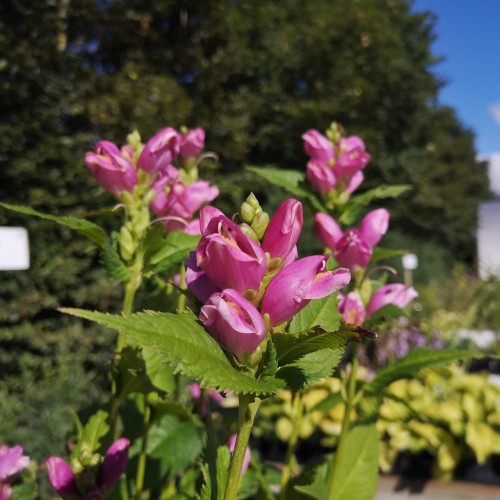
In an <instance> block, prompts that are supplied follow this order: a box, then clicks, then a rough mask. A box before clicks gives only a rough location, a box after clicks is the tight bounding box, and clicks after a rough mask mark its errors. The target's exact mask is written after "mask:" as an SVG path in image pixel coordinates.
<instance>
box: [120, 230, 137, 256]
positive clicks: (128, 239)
mask: <svg viewBox="0 0 500 500" xmlns="http://www.w3.org/2000/svg"><path fill="white" fill-rule="evenodd" d="M118 243H119V245H120V255H121V257H122V259H123V260H124V261H125V262H128V261H129V260H131V259H132V257H133V256H134V252H135V241H134V237H133V236H132V234H131V233H130V231H129V230H128V229H127V228H126V227H125V226H122V227H121V229H120V238H119V240H118Z"/></svg>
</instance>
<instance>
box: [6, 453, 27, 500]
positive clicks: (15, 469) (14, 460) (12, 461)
mask: <svg viewBox="0 0 500 500" xmlns="http://www.w3.org/2000/svg"><path fill="white" fill-rule="evenodd" d="M29 463H30V459H29V457H27V456H26V455H23V449H22V447H21V446H19V445H15V446H12V448H9V447H8V446H7V445H6V444H3V445H1V446H0V500H9V498H10V497H11V495H12V487H11V483H12V481H14V479H16V477H17V476H18V475H19V473H20V472H21V471H22V470H23V469H26V467H28V465H29Z"/></svg>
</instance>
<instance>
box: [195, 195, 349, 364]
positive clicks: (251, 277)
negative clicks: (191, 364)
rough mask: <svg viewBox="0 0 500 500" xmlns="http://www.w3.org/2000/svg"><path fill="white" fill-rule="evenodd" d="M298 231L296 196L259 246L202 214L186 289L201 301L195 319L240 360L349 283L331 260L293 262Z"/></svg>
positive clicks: (208, 210)
mask: <svg viewBox="0 0 500 500" xmlns="http://www.w3.org/2000/svg"><path fill="white" fill-rule="evenodd" d="M302 225H303V214H302V205H301V203H300V202H299V201H297V200H295V199H293V198H290V199H288V200H285V201H284V202H283V203H282V204H281V205H280V206H279V208H278V210H277V211H276V213H275V214H274V216H273V218H272V219H271V221H270V222H269V225H268V226H267V229H266V231H265V234H264V236H263V238H262V242H261V243H260V242H258V241H255V240H254V239H251V238H250V237H249V236H247V235H246V234H245V233H244V232H243V231H242V229H241V228H240V227H239V226H238V225H237V224H236V223H234V222H233V221H232V220H230V219H228V218H227V217H226V216H225V215H224V214H223V213H222V212H220V211H219V210H218V209H216V208H214V207H211V206H207V207H205V208H203V209H202V210H201V213H200V226H201V233H202V238H201V240H200V242H199V244H198V246H197V248H196V251H195V252H193V253H192V254H191V255H190V257H189V259H188V260H187V261H186V267H187V270H186V284H187V286H188V288H189V290H190V291H191V292H192V293H193V294H194V295H195V296H196V297H197V298H198V299H199V300H200V301H201V302H202V303H203V306H202V308H201V312H200V321H201V322H202V323H203V324H204V325H205V327H206V328H207V330H208V331H209V332H210V333H211V335H212V336H213V337H214V338H215V339H216V340H217V341H218V342H219V343H220V344H221V345H222V347H223V348H225V349H227V350H228V351H230V352H232V353H233V354H234V355H235V356H237V357H238V358H239V359H240V360H243V359H244V357H245V355H247V354H251V353H253V352H255V350H256V349H257V348H258V347H259V345H260V343H261V342H262V341H263V340H264V339H265V337H266V335H267V332H268V330H269V329H270V328H271V327H274V326H276V325H279V324H281V323H284V322H286V321H289V320H290V319H291V318H292V317H293V316H294V315H295V314H296V313H298V312H299V311H300V310H301V309H303V308H304V307H305V306H306V305H307V304H308V303H309V302H310V301H311V300H313V299H319V298H322V297H326V296H327V295H330V294H331V293H333V292H335V291H337V290H339V289H340V288H342V287H344V286H346V285H347V284H348V283H349V281H350V279H351V276H350V273H349V271H348V270H347V269H343V268H339V269H336V270H334V271H328V270H327V269H326V262H327V260H328V258H329V256H328V255H313V256H310V257H305V258H303V259H299V260H296V259H297V248H296V244H297V241H298V238H299V236H300V232H301V230H302Z"/></svg>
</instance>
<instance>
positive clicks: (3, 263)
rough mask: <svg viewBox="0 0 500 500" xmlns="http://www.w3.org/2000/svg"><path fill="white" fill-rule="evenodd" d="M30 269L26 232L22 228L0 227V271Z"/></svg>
mask: <svg viewBox="0 0 500 500" xmlns="http://www.w3.org/2000/svg"><path fill="white" fill-rule="evenodd" d="M29 267H30V250H29V242H28V231H27V230H26V228H24V227H0V271H22V270H25V269H29Z"/></svg>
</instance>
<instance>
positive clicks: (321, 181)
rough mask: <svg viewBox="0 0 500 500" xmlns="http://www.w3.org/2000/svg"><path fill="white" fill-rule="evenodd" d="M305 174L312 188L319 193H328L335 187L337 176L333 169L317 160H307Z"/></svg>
mask: <svg viewBox="0 0 500 500" xmlns="http://www.w3.org/2000/svg"><path fill="white" fill-rule="evenodd" d="M306 174H307V180H308V181H309V183H310V184H311V186H312V187H313V189H314V190H316V191H318V192H320V193H323V194H325V193H329V192H330V191H331V190H332V189H335V188H336V187H337V178H336V177H335V174H334V173H333V170H332V169H331V168H330V167H329V166H328V165H326V164H325V163H322V162H320V161H318V160H311V161H310V162H308V164H307V171H306Z"/></svg>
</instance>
